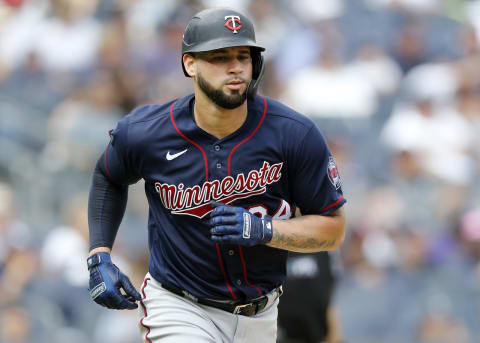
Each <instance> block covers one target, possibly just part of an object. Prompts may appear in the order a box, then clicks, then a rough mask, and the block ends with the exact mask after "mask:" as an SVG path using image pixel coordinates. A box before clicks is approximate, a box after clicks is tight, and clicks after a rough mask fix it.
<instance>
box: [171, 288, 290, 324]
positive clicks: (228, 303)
mask: <svg viewBox="0 0 480 343" xmlns="http://www.w3.org/2000/svg"><path fill="white" fill-rule="evenodd" d="M162 287H163V288H165V289H166V290H167V291H170V292H172V293H174V294H176V295H179V296H181V297H184V298H187V299H189V300H191V301H193V302H196V303H199V304H202V305H207V306H211V307H215V308H218V309H221V310H224V311H227V312H230V313H234V314H240V315H242V316H248V317H249V316H253V315H255V314H257V313H259V312H261V311H263V309H265V306H267V303H268V297H267V296H266V295H262V296H260V297H258V298H255V299H252V300H250V301H249V302H248V303H242V302H240V301H235V300H225V301H223V300H214V299H208V298H197V297H195V296H193V295H192V294H190V293H189V292H187V291H185V290H183V289H181V288H178V287H177V286H172V285H167V284H163V283H162ZM274 292H275V296H274V299H273V300H276V299H277V298H279V297H280V296H281V295H282V293H283V290H282V286H280V287H277V288H275V290H274Z"/></svg>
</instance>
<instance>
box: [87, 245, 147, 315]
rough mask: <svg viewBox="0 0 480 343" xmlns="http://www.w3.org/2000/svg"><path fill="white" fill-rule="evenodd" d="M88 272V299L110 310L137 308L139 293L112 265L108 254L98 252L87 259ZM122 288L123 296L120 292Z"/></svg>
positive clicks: (139, 298)
mask: <svg viewBox="0 0 480 343" xmlns="http://www.w3.org/2000/svg"><path fill="white" fill-rule="evenodd" d="M87 265H88V270H89V271H90V284H89V285H90V287H89V291H90V297H91V298H92V299H93V301H95V302H96V303H97V304H99V305H102V306H105V307H108V308H111V309H117V310H122V309H129V310H133V309H135V308H137V307H138V305H137V304H136V301H137V300H141V299H142V297H141V296H140V293H138V292H137V290H136V289H135V287H133V285H132V283H131V282H130V280H129V279H128V277H127V276H126V275H125V274H123V273H122V272H121V271H120V269H118V267H117V266H116V265H114V264H113V263H112V260H111V259H110V254H108V253H106V252H99V253H96V254H94V255H92V256H90V257H89V258H88V259H87ZM120 288H122V289H123V290H124V291H125V294H122V293H121V291H120Z"/></svg>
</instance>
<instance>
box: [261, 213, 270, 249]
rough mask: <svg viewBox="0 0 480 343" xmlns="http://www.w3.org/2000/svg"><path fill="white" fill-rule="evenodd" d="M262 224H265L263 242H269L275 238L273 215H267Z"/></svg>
mask: <svg viewBox="0 0 480 343" xmlns="http://www.w3.org/2000/svg"><path fill="white" fill-rule="evenodd" d="M262 224H263V239H262V243H264V244H265V243H268V242H270V241H271V240H272V238H273V225H272V217H270V216H265V218H263V219H262Z"/></svg>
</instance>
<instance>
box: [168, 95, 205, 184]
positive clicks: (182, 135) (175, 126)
mask: <svg viewBox="0 0 480 343" xmlns="http://www.w3.org/2000/svg"><path fill="white" fill-rule="evenodd" d="M175 104H176V102H174V103H173V104H172V106H170V120H171V121H172V124H173V127H174V128H175V130H176V131H177V133H178V134H179V135H180V136H181V137H182V138H183V139H185V140H186V141H187V142H188V143H190V144H193V145H194V146H195V147H196V148H197V149H198V150H200V152H201V153H202V155H203V163H204V164H205V181H208V164H207V154H205V150H203V148H202V147H201V146H200V145H199V144H197V143H195V142H194V141H192V140H191V139H190V138H188V137H187V136H185V135H184V134H183V133H182V132H181V131H180V129H179V128H178V126H177V124H176V123H175V119H173V106H175Z"/></svg>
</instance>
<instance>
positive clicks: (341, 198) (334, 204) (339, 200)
mask: <svg viewBox="0 0 480 343" xmlns="http://www.w3.org/2000/svg"><path fill="white" fill-rule="evenodd" d="M342 200H343V195H342V196H340V198H338V199H337V201H335V202H334V203H333V204H330V205H328V206H327V207H324V208H322V209H321V210H320V211H318V213H320V212H324V211H326V210H328V209H330V208H332V207H334V206H337V205H338V204H340V202H341V201H342Z"/></svg>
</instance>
